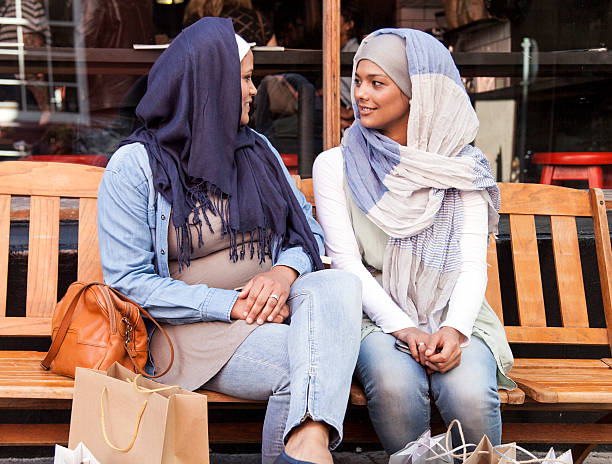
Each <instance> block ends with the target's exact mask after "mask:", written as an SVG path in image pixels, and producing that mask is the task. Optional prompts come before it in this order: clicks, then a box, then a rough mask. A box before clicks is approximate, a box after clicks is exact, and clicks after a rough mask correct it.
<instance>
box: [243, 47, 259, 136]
mask: <svg viewBox="0 0 612 464" xmlns="http://www.w3.org/2000/svg"><path fill="white" fill-rule="evenodd" d="M240 88H241V89H242V97H241V102H242V114H241V115H240V124H241V125H244V124H248V123H249V110H250V109H251V103H252V102H253V97H254V96H255V95H257V89H256V88H255V86H254V85H253V52H252V51H250V50H249V52H248V53H247V54H246V55H245V56H244V58H243V59H242V61H241V62H240Z"/></svg>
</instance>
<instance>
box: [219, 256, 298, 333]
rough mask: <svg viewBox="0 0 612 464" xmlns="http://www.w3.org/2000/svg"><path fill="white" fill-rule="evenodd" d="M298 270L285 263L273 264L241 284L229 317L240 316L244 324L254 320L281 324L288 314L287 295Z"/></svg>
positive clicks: (260, 323)
mask: <svg viewBox="0 0 612 464" xmlns="http://www.w3.org/2000/svg"><path fill="white" fill-rule="evenodd" d="M297 277H298V273H297V271H295V270H294V269H292V268H290V267H288V266H280V265H279V266H274V267H273V268H272V269H270V270H269V271H266V272H262V273H261V274H257V275H256V276H255V277H253V278H252V279H251V280H249V282H248V283H247V284H246V285H245V286H244V288H243V289H242V291H241V292H240V294H239V295H238V299H237V300H236V302H235V303H234V306H233V307H232V311H231V313H230V317H231V319H242V320H245V321H246V322H247V324H252V323H254V322H256V323H257V324H259V325H262V324H264V323H265V322H275V323H281V322H283V321H284V320H285V319H286V318H287V317H289V306H287V298H289V292H290V290H291V285H292V284H293V282H294V281H295V279H297Z"/></svg>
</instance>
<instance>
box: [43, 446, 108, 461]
mask: <svg viewBox="0 0 612 464" xmlns="http://www.w3.org/2000/svg"><path fill="white" fill-rule="evenodd" d="M53 464H100V462H99V461H98V460H97V459H96V458H94V456H93V454H91V451H89V450H88V449H87V446H85V445H84V444H83V443H79V444H78V445H77V446H76V448H74V449H73V450H71V449H68V448H64V447H63V446H60V445H55V456H54V458H53Z"/></svg>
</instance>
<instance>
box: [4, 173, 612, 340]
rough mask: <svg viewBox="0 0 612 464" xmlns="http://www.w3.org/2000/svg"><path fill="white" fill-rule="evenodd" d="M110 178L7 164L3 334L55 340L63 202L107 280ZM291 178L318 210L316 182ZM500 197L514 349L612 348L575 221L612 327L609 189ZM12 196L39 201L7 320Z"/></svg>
mask: <svg viewBox="0 0 612 464" xmlns="http://www.w3.org/2000/svg"><path fill="white" fill-rule="evenodd" d="M103 172H104V170H103V169H102V168H96V167H88V166H80V165H72V164H60V163H25V162H3V163H0V335H8V336H22V335H32V336H34V335H49V331H50V323H49V318H50V316H51V313H52V311H53V307H54V305H55V302H56V301H57V278H58V255H59V220H60V204H59V199H60V197H62V198H78V199H79V211H78V219H79V244H78V271H77V272H78V274H77V275H78V279H79V280H85V281H100V280H101V279H102V271H101V266H100V257H99V252H98V234H97V227H96V206H97V199H96V198H97V189H98V184H99V182H100V179H101V178H102V173H103ZM293 178H294V181H295V182H296V185H297V186H298V187H299V188H300V190H301V191H302V192H303V193H304V195H305V196H306V198H307V199H308V200H309V201H310V202H311V203H313V204H314V196H313V188H312V180H311V179H300V178H299V176H293ZM500 189H501V194H502V207H501V211H500V212H501V213H502V214H507V215H508V217H509V224H510V236H511V251H512V253H511V254H512V267H513V270H514V280H515V288H516V301H517V310H518V319H519V325H516V326H511V325H506V326H505V327H506V333H507V335H508V339H509V340H510V342H514V343H546V344H563V345H565V344H577V345H605V346H610V345H611V343H610V340H612V337H611V336H610V331H609V329H606V328H596V327H590V325H589V318H588V311H587V304H586V298H585V290H584V283H583V278H582V264H581V260H580V253H579V247H578V234H577V229H576V221H575V218H576V217H577V216H578V217H579V216H584V217H591V218H593V229H594V235H595V245H596V250H597V262H598V267H599V277H600V283H601V290H602V292H601V293H602V295H601V296H602V301H603V306H604V312H605V317H606V323H607V327H609V328H612V251H611V248H610V233H609V229H608V222H607V217H606V209H605V201H604V197H603V193H602V192H601V190H598V189H592V190H590V191H580V190H573V189H567V188H562V187H556V186H545V185H538V184H500ZM12 195H13V196H15V195H20V196H21V195H23V196H30V197H31V200H30V216H29V220H30V232H29V233H30V235H29V258H28V282H27V300H26V317H25V318H24V317H18V318H17V317H12V318H11V317H6V312H5V310H6V285H7V271H8V245H9V224H10V209H11V208H10V206H11V196H12ZM535 216H549V217H550V224H551V235H552V244H553V254H554V264H555V269H556V279H557V287H558V294H559V311H560V315H561V321H562V326H561V327H550V326H548V325H547V321H546V313H545V307H544V298H543V290H542V276H541V273H540V262H539V256H538V246H537V237H536V230H535V219H534V218H535ZM487 260H488V263H489V268H488V279H489V280H488V286H487V293H486V297H487V300H488V301H489V303H490V304H491V306H492V307H493V309H494V310H495V312H496V313H497V315H498V316H499V318H500V319H501V320H502V321H503V320H504V315H503V308H502V298H501V289H500V275H499V268H500V266H499V263H498V254H497V247H496V242H495V239H494V238H492V239H491V242H490V246H489V249H488V258H487ZM508 264H509V263H508ZM550 277H551V278H552V276H550ZM547 278H548V276H547Z"/></svg>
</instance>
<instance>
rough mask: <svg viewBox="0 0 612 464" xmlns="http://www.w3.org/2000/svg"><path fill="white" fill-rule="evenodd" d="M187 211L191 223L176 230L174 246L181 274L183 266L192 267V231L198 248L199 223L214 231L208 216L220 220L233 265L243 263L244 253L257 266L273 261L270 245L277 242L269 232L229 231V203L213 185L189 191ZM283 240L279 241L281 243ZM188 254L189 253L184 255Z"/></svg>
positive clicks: (200, 243)
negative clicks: (189, 210)
mask: <svg viewBox="0 0 612 464" xmlns="http://www.w3.org/2000/svg"><path fill="white" fill-rule="evenodd" d="M187 193H188V195H187V198H188V207H189V208H190V209H191V213H190V215H191V214H192V215H193V219H192V221H191V222H190V221H189V216H188V217H187V218H185V221H184V223H183V224H181V225H179V226H176V225H175V232H176V243H177V248H178V256H177V260H178V268H179V272H182V270H183V267H184V266H189V265H190V264H191V259H190V256H191V254H192V253H193V252H194V245H193V237H192V235H191V227H192V226H193V227H195V229H196V231H197V245H198V248H199V247H202V246H203V245H204V238H203V234H202V220H201V218H200V217H203V218H204V221H205V222H206V225H207V226H208V230H209V231H210V233H211V234H214V233H215V231H214V229H213V227H212V224H211V222H210V219H209V217H208V214H213V215H214V216H219V218H220V219H221V236H222V237H224V236H226V235H227V236H228V238H229V258H230V261H231V262H233V263H235V262H237V261H238V260H241V261H242V260H244V259H245V256H246V253H247V250H248V253H249V259H253V258H254V256H255V254H257V259H258V262H259V264H262V263H264V262H265V261H266V257H268V258H270V259H272V244H273V243H275V242H276V240H275V237H274V236H273V234H272V232H271V231H270V229H269V228H268V227H267V226H266V225H264V227H256V228H254V229H252V230H251V231H249V232H246V233H245V232H240V231H238V230H235V229H233V228H232V227H231V225H230V224H231V218H230V208H229V201H224V200H227V198H226V197H225V196H224V195H223V193H222V192H221V191H220V190H219V189H218V188H217V187H215V186H213V185H208V186H206V185H204V184H199V185H197V186H194V187H192V188H190V189H189V190H188V192H187ZM245 234H248V235H249V238H248V240H245ZM238 235H240V238H241V246H240V251H238ZM282 240H283V237H281V241H282ZM186 250H189V251H190V253H186Z"/></svg>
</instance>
